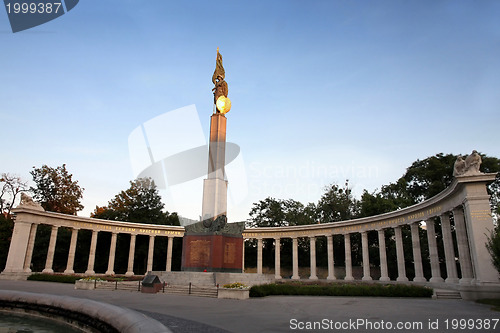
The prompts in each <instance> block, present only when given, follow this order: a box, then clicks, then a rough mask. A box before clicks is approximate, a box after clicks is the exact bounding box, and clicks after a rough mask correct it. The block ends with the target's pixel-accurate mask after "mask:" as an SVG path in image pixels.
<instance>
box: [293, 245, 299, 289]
mask: <svg viewBox="0 0 500 333" xmlns="http://www.w3.org/2000/svg"><path fill="white" fill-rule="evenodd" d="M292 262H293V264H292V267H293V275H292V280H298V279H300V276H299V242H298V239H297V237H293V238H292Z"/></svg>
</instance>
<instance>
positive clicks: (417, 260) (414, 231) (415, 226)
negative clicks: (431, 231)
mask: <svg viewBox="0 0 500 333" xmlns="http://www.w3.org/2000/svg"><path fill="white" fill-rule="evenodd" d="M419 225H420V222H415V223H412V224H411V242H412V245H413V246H412V248H413V264H414V265H415V277H414V278H413V282H427V280H426V279H425V277H424V271H423V269H422V253H421V251H420V233H419Z"/></svg>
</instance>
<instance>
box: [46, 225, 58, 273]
mask: <svg viewBox="0 0 500 333" xmlns="http://www.w3.org/2000/svg"><path fill="white" fill-rule="evenodd" d="M57 229H59V227H58V226H55V225H53V226H52V231H51V233H50V241H49V250H48V251H47V260H46V261H45V269H44V270H43V271H42V273H54V270H53V269H52V264H53V263H54V253H55V251H56V242H57Z"/></svg>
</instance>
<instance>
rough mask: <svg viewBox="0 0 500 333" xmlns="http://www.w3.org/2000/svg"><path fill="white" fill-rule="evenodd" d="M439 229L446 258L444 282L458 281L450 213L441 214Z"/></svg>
mask: <svg viewBox="0 0 500 333" xmlns="http://www.w3.org/2000/svg"><path fill="white" fill-rule="evenodd" d="M440 218H441V229H442V232H443V246H444V257H445V260H446V275H447V277H446V280H445V282H446V283H458V275H457V264H456V263H455V249H454V246H453V237H452V235H451V225H450V215H449V214H448V213H445V214H443V215H441V217H440Z"/></svg>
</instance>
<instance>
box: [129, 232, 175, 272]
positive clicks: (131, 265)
mask: <svg viewBox="0 0 500 333" xmlns="http://www.w3.org/2000/svg"><path fill="white" fill-rule="evenodd" d="M135 238H136V235H134V234H131V235H130V247H129V250H128V266H127V272H126V273H125V275H126V276H132V275H134V256H135ZM169 241H170V239H169ZM167 267H168V266H167Z"/></svg>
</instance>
